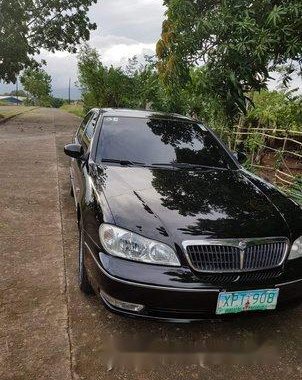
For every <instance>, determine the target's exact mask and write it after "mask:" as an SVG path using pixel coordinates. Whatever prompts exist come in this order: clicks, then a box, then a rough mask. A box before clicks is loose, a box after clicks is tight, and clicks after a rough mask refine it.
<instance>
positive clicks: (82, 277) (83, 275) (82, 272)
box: [78, 223, 94, 294]
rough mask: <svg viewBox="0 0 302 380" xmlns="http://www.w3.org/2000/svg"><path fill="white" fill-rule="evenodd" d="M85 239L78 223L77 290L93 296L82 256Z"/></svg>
mask: <svg viewBox="0 0 302 380" xmlns="http://www.w3.org/2000/svg"><path fill="white" fill-rule="evenodd" d="M85 249H86V247H85V239H84V231H83V228H82V223H79V267H78V281H79V288H80V289H81V291H82V292H83V293H85V294H93V293H94V291H93V288H92V286H91V285H90V282H89V279H88V275H87V271H86V268H85V264H84V254H85Z"/></svg>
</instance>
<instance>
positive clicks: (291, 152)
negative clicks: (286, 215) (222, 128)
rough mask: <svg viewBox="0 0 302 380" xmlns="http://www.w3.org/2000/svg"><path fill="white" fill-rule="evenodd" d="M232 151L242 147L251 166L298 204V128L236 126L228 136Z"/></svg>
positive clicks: (301, 178) (301, 138) (301, 167)
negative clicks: (288, 193)
mask: <svg viewBox="0 0 302 380" xmlns="http://www.w3.org/2000/svg"><path fill="white" fill-rule="evenodd" d="M228 141H229V145H230V147H231V148H232V149H233V150H234V151H235V150H238V147H244V148H245V149H246V150H247V151H248V152H249V153H250V155H249V166H250V168H251V169H255V171H258V172H260V174H262V175H266V176H268V177H269V179H270V180H271V181H272V182H274V183H275V184H276V185H278V186H280V187H283V188H284V189H285V190H286V191H289V192H290V193H291V195H293V196H294V197H295V199H297V200H298V201H299V202H301V203H302V131H294V130H284V129H278V128H254V127H246V126H244V125H241V124H240V123H239V125H238V126H237V128H236V129H235V130H234V131H233V136H228Z"/></svg>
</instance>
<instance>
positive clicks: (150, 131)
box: [97, 117, 236, 169]
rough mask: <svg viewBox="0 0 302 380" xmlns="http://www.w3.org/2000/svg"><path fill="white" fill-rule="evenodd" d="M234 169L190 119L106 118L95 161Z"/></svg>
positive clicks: (205, 131)
mask: <svg viewBox="0 0 302 380" xmlns="http://www.w3.org/2000/svg"><path fill="white" fill-rule="evenodd" d="M102 161H103V162H107V163H108V162H112V163H120V164H133V165H135V164H146V165H166V166H169V165H175V166H177V165H179V166H182V167H185V166H186V165H188V166H192V165H194V166H205V167H216V168H223V169H230V168H231V169H236V166H235V164H234V162H233V160H231V158H230V157H229V155H228V153H227V152H226V151H225V149H224V148H223V147H222V146H221V145H220V144H219V143H218V141H217V140H216V139H215V138H214V137H213V136H212V134H211V133H210V132H209V131H208V130H207V129H206V128H204V127H203V126H202V125H200V124H197V123H193V122H190V121H178V120H166V119H156V118H154V119H153V118H152V119H143V118H131V117H105V118H104V121H103V125H102V130H101V134H100V140H99V143H98V148H97V162H98V163H100V162H102Z"/></svg>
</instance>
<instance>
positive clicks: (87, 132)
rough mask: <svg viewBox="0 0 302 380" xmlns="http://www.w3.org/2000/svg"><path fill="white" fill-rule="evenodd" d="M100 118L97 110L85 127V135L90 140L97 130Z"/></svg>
mask: <svg viewBox="0 0 302 380" xmlns="http://www.w3.org/2000/svg"><path fill="white" fill-rule="evenodd" d="M98 118H99V113H98V112H95V113H94V115H93V116H92V118H91V119H90V120H89V122H88V124H87V126H86V129H85V132H84V135H85V136H86V137H87V138H88V139H89V140H91V139H92V137H93V135H94V131H95V127H96V124H97V121H98Z"/></svg>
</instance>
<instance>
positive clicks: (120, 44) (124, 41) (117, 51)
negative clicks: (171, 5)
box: [0, 0, 302, 99]
mask: <svg viewBox="0 0 302 380" xmlns="http://www.w3.org/2000/svg"><path fill="white" fill-rule="evenodd" d="M162 2H163V1H162V0H98V2H97V4H94V5H93V6H92V7H91V8H90V11H89V16H90V19H91V21H93V22H95V23H96V24H97V25H98V29H97V30H96V31H93V32H92V33H91V39H90V41H89V44H90V46H92V47H94V48H96V49H98V51H99V53H100V55H101V58H102V62H103V63H104V64H106V65H111V64H112V65H114V66H124V65H126V63H127V61H128V59H129V58H132V57H133V56H134V55H136V56H138V57H143V55H144V54H150V55H152V54H154V53H155V45H156V42H157V41H158V39H159V37H160V34H161V26H162V22H163V19H164V12H165V8H164V6H163V5H162ZM40 58H41V59H45V60H46V61H47V66H46V68H45V70H46V71H47V72H48V73H49V74H50V75H51V77H52V88H53V95H54V96H57V97H63V98H67V97H68V81H69V78H70V79H71V97H72V99H79V98H80V91H79V89H78V88H77V87H76V80H77V59H76V55H74V54H69V53H66V52H57V53H55V54H50V53H48V52H46V51H43V52H42V54H41V56H40ZM272 76H274V77H276V75H272ZM275 87H276V81H272V82H271V83H269V88H270V89H274V88H275ZM291 87H292V88H295V87H300V91H299V92H300V93H301V92H302V83H301V79H298V78H294V80H293V83H292V86H291ZM13 89H15V85H12V84H11V85H4V84H2V83H0V94H1V93H4V92H8V91H11V90H13Z"/></svg>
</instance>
